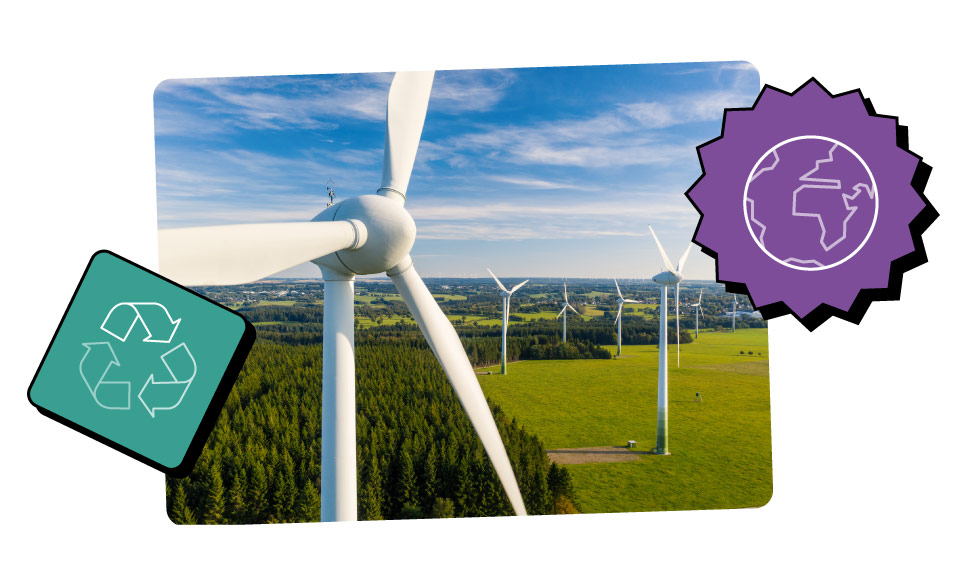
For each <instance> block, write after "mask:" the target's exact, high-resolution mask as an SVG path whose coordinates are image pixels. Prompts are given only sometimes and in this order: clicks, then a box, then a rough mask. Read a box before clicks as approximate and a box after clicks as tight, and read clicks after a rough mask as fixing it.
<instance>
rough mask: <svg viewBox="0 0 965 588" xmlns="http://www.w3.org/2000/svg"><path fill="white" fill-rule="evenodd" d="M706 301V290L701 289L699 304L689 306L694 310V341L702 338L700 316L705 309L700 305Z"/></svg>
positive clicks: (698, 298)
mask: <svg viewBox="0 0 965 588" xmlns="http://www.w3.org/2000/svg"><path fill="white" fill-rule="evenodd" d="M703 299H704V289H703V288H701V289H700V295H699V296H697V302H696V303H695V304H690V305H689V306H690V307H691V308H693V309H694V341H696V340H697V337H699V336H700V315H701V314H702V313H703V312H704V308H703V307H702V306H701V305H700V303H701V301H702V300H703Z"/></svg>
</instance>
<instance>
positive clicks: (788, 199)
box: [687, 79, 938, 330]
mask: <svg viewBox="0 0 965 588" xmlns="http://www.w3.org/2000/svg"><path fill="white" fill-rule="evenodd" d="M697 152H698V155H699V157H700V165H701V168H702V170H703V174H702V175H701V176H700V179H698V180H697V182H695V183H694V185H693V186H691V187H690V190H688V191H687V197H688V198H689V199H690V201H691V203H693V205H694V207H696V208H697V210H698V212H700V215H701V219H700V223H699V224H698V226H697V231H696V232H695V234H694V242H695V243H697V244H698V245H700V246H701V247H702V248H703V250H704V252H705V253H707V254H708V255H711V256H713V257H714V258H716V260H717V281H718V282H721V283H724V284H725V285H726V286H727V290H728V291H730V292H740V293H744V294H747V295H748V296H749V297H750V299H751V302H752V303H753V304H754V307H755V308H756V309H758V310H760V312H761V315H762V316H763V317H764V318H766V319H770V318H775V317H777V316H781V315H784V314H793V315H794V316H795V317H797V319H798V320H800V321H801V323H802V324H804V326H806V327H807V328H808V329H810V330H814V329H816V328H817V327H818V326H819V325H821V324H822V323H823V322H824V321H826V320H827V319H828V318H830V317H831V316H838V317H840V318H843V319H845V320H848V321H851V322H853V323H858V322H860V320H861V318H862V317H863V316H864V314H865V312H866V311H867V310H868V307H869V306H870V305H871V302H873V301H876V300H897V299H898V297H899V294H900V291H901V279H902V275H903V274H904V272H906V271H908V270H909V269H911V268H914V267H917V266H918V265H921V264H922V263H924V262H925V261H926V260H927V259H926V257H925V251H924V246H923V244H922V239H921V235H922V233H923V232H924V231H925V229H926V228H928V226H929V225H930V224H931V223H932V222H933V221H934V220H935V219H936V218H937V217H938V213H937V212H936V211H935V209H934V208H933V207H932V206H931V204H930V203H929V202H928V200H927V199H926V198H925V195H924V189H925V184H926V182H927V180H928V175H929V173H930V171H931V167H929V166H928V165H927V164H925V163H924V162H923V161H922V160H921V158H920V157H918V156H917V155H915V154H914V153H912V152H911V151H909V150H908V130H907V128H906V127H903V126H900V125H899V124H898V119H897V118H896V117H890V116H883V115H878V114H876V113H875V111H874V109H873V107H872V105H871V101H869V100H867V99H865V98H864V97H863V96H862V95H861V92H860V90H853V91H851V92H846V93H844V94H839V95H835V96H833V95H831V94H830V93H829V92H828V91H827V90H826V89H825V88H824V87H823V86H822V85H821V84H820V83H818V81H817V80H814V79H811V80H810V81H808V82H807V83H806V84H804V85H803V86H801V87H800V88H798V89H797V90H796V91H795V92H793V93H790V94H788V93H787V92H784V91H782V90H778V89H776V88H773V87H771V86H765V87H764V90H762V91H761V94H760V96H758V98H757V101H756V102H755V103H754V106H752V107H751V108H744V109H728V110H726V111H725V112H724V124H723V128H722V131H721V136H720V137H718V138H716V139H714V140H712V141H710V142H708V143H705V144H703V145H701V146H700V147H698V148H697Z"/></svg>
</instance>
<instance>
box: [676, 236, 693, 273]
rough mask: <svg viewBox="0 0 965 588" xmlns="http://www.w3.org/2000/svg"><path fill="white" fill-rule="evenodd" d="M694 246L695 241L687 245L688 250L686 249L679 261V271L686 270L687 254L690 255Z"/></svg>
mask: <svg viewBox="0 0 965 588" xmlns="http://www.w3.org/2000/svg"><path fill="white" fill-rule="evenodd" d="M693 246H694V244H693V243H691V244H690V245H687V250H686V251H684V254H683V255H682V256H681V257H680V261H678V262H677V273H681V272H683V271H684V264H685V263H687V256H688V255H690V250H691V248H693Z"/></svg>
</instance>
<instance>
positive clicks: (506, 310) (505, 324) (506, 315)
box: [486, 267, 529, 374]
mask: <svg viewBox="0 0 965 588" xmlns="http://www.w3.org/2000/svg"><path fill="white" fill-rule="evenodd" d="M486 271H487V272H489V275H491V276H492V277H493V279H494V280H496V285H497V286H499V295H500V296H501V297H502V298H503V349H502V358H501V364H502V371H501V372H500V373H501V374H505V373H506V330H507V328H508V327H509V299H510V298H512V296H513V292H515V291H516V290H519V289H520V288H522V287H523V285H524V284H525V283H526V282H528V281H529V280H523V281H522V282H520V283H519V284H516V285H515V286H513V288H512V289H511V290H507V289H506V287H505V286H503V283H502V282H500V281H499V278H497V277H496V274H494V273H493V270H491V269H489V268H488V267H487V268H486Z"/></svg>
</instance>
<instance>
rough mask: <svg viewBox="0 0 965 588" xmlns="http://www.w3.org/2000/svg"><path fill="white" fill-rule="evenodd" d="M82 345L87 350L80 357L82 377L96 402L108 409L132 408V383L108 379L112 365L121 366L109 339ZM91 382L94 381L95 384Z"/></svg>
mask: <svg viewBox="0 0 965 588" xmlns="http://www.w3.org/2000/svg"><path fill="white" fill-rule="evenodd" d="M82 345H83V346H84V347H85V348H86V349H87V351H85V352H84V357H82V358H81V359H80V377H81V378H82V379H83V380H84V384H86V385H87V390H88V391H90V393H91V396H93V397H94V402H96V403H97V404H98V405H99V406H100V407H101V408H106V409H108V410H130V409H131V383H130V382H111V381H107V380H106V378H107V372H109V371H110V369H111V366H115V365H116V366H117V367H120V366H121V362H119V361H118V360H117V355H116V354H115V353H114V348H113V347H111V344H110V343H109V342H107V341H100V342H96V343H82ZM91 382H94V383H93V385H92V384H91ZM102 399H103V402H102V401H101V400H102Z"/></svg>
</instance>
